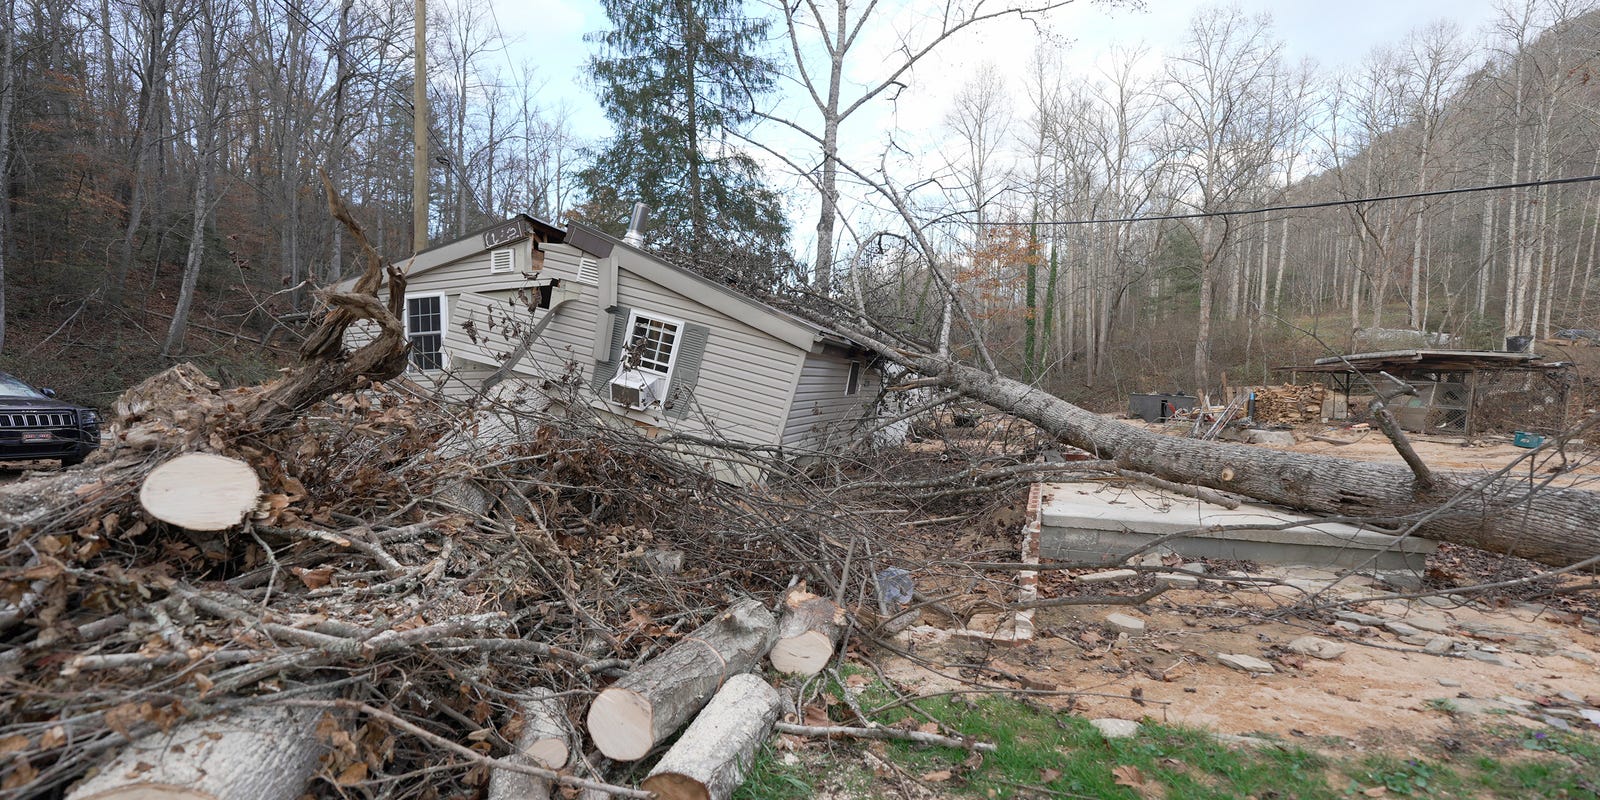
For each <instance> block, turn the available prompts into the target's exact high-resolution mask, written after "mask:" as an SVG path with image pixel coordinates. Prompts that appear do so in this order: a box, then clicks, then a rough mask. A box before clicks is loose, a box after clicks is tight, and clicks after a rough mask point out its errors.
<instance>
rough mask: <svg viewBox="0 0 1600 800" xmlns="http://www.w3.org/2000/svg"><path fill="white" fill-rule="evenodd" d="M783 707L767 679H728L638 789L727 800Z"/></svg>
mask: <svg viewBox="0 0 1600 800" xmlns="http://www.w3.org/2000/svg"><path fill="white" fill-rule="evenodd" d="M782 707H783V701H782V699H781V698H780V697H779V696H778V691H777V690H776V689H773V688H772V687H771V686H769V685H768V684H767V682H766V681H764V680H762V679H760V678H758V677H756V676H754V675H735V676H734V677H732V678H729V679H728V685H727V686H724V687H722V691H720V692H717V696H716V697H714V698H712V700H711V702H710V703H709V704H708V705H706V708H705V710H704V711H701V712H700V716H698V717H695V720H694V722H693V723H691V724H690V725H689V729H688V730H686V731H684V732H683V736H681V737H679V738H678V742H677V744H674V745H673V746H672V749H671V750H668V751H667V754H666V755H665V756H662V757H661V761H660V763H658V764H656V768H655V769H653V770H651V771H650V774H649V776H647V777H646V778H645V779H644V782H643V783H641V784H639V788H641V789H644V790H646V791H650V792H655V793H656V797H658V798H661V799H662V800H727V798H729V797H731V796H733V792H734V790H736V789H738V788H739V784H741V783H743V782H744V776H745V773H746V772H748V771H749V769H750V763H751V762H752V761H754V760H755V757H756V751H757V750H758V749H760V748H761V743H762V742H763V741H766V738H767V735H768V734H770V733H771V732H772V724H773V723H775V722H777V721H778V714H779V713H780V711H781V709H782Z"/></svg>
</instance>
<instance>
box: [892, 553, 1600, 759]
mask: <svg viewBox="0 0 1600 800" xmlns="http://www.w3.org/2000/svg"><path fill="white" fill-rule="evenodd" d="M1253 574H1257V575H1262V576H1267V577H1276V578H1281V579H1289V580H1295V581H1297V582H1300V587H1306V588H1311V589H1312V590H1314V585H1313V584H1317V583H1324V582H1331V581H1332V579H1333V578H1334V577H1335V576H1333V575H1331V574H1328V573H1321V572H1318V571H1314V570H1306V569H1293V568H1279V569H1261V570H1257V571H1256V572H1255V573H1253ZM1378 593H1379V592H1378V590H1377V589H1376V588H1375V587H1373V586H1372V585H1371V584H1370V583H1367V582H1365V581H1362V580H1360V579H1357V580H1356V581H1355V582H1354V583H1351V582H1345V583H1341V584H1339V586H1337V587H1335V588H1334V589H1332V590H1330V591H1328V592H1327V593H1325V595H1324V596H1323V597H1322V598H1321V599H1322V601H1323V602H1325V603H1326V602H1330V601H1335V600H1349V599H1351V598H1359V597H1362V596H1371V595H1374V594H1378ZM1304 597H1305V595H1304V589H1302V588H1299V587H1291V586H1272V587H1266V588H1251V589H1234V590H1229V591H1223V590H1222V589H1221V588H1220V587H1218V588H1215V589H1204V588H1202V589H1200V590H1187V591H1171V592H1169V593H1167V594H1166V595H1163V597H1162V599H1160V600H1158V601H1157V602H1154V603H1151V604H1149V605H1148V606H1146V607H1144V608H1141V609H1129V608H1126V607H1108V606H1071V607H1067V608H1057V609H1043V610H1041V611H1039V612H1038V614H1037V615H1036V617H1035V624H1036V626H1037V634H1038V635H1037V637H1036V638H1035V640H1034V641H1033V642H1031V643H1028V644H1024V645H1020V646H1010V645H1000V644H995V643H992V642H987V641H982V640H978V639H971V638H965V637H957V636H949V635H947V634H945V633H942V632H934V631H930V630H920V629H919V630H914V631H912V632H911V633H910V634H909V635H907V637H906V638H907V641H908V643H909V645H910V646H911V648H912V650H913V652H915V653H916V654H917V655H918V656H920V657H922V658H925V659H928V660H929V661H930V662H931V664H927V665H919V664H915V663H913V662H911V661H909V660H900V661H897V662H896V663H895V666H894V668H893V670H892V671H891V673H892V674H893V675H895V677H896V678H897V679H899V680H900V681H902V683H905V684H911V685H915V684H917V683H919V682H920V683H922V684H923V685H924V686H926V689H925V690H926V691H943V690H949V689H954V688H957V687H958V685H959V684H960V683H961V681H959V680H957V679H956V678H958V677H968V678H973V677H979V678H982V679H985V680H988V681H990V682H992V683H996V684H998V685H1015V686H1021V687H1024V688H1028V689H1032V690H1033V691H1035V692H1051V693H1054V694H1040V695H1039V696H1037V697H1036V699H1037V700H1039V701H1040V702H1043V703H1045V704H1047V705H1050V706H1052V707H1055V708H1058V709H1062V710H1070V711H1072V712H1073V713H1077V714H1079V715H1082V716H1085V717H1089V718H1091V719H1099V718H1117V719H1129V720H1140V719H1145V718H1149V719H1154V720H1157V721H1161V722H1172V723H1182V724H1185V725H1190V726H1195V727H1200V728H1206V729H1209V730H1213V731H1216V732H1219V733H1225V734H1236V735H1250V734H1253V733H1270V734H1274V735H1277V736H1280V737H1283V738H1296V737H1305V738H1325V737H1334V738H1337V739H1338V740H1341V741H1343V742H1347V743H1350V744H1353V745H1356V746H1362V745H1367V744H1377V743H1380V742H1388V743H1393V742H1394V741H1405V740H1406V739H1413V738H1416V739H1432V738H1435V737H1440V736H1445V735H1446V734H1447V733H1448V732H1449V731H1450V730H1451V729H1452V728H1453V727H1454V726H1455V725H1457V724H1458V723H1460V722H1463V721H1470V720H1471V719H1472V718H1478V719H1481V720H1488V719H1495V720H1504V721H1510V722H1513V723H1516V724H1523V725H1527V726H1530V727H1541V728H1542V727H1544V726H1546V725H1549V724H1550V723H1549V722H1548V721H1547V720H1546V719H1545V718H1546V717H1553V718H1555V719H1559V720H1562V721H1564V722H1566V723H1567V724H1569V725H1570V726H1571V727H1573V728H1580V727H1583V726H1584V725H1586V724H1587V723H1586V720H1584V719H1583V718H1582V716H1581V710H1583V709H1588V708H1592V707H1593V706H1594V705H1600V670H1597V669H1596V666H1595V665H1596V664H1600V623H1597V622H1595V621H1593V620H1590V621H1585V620H1584V619H1583V618H1582V617H1581V616H1577V615H1573V614H1570V613H1565V612H1556V611H1551V610H1547V609H1541V608H1536V607H1535V606H1534V605H1532V604H1527V605H1517V606H1511V607H1506V608H1499V609H1491V608H1487V607H1485V606H1483V605H1481V604H1477V603H1467V604H1457V603H1454V602H1451V601H1448V600H1438V601H1435V602H1440V603H1441V604H1443V606H1444V607H1438V606H1434V605H1431V604H1429V603H1424V602H1421V601H1409V602H1407V601H1382V602H1371V603H1364V604H1360V605H1357V606H1353V607H1352V608H1353V609H1356V610H1359V611H1360V612H1361V613H1366V614H1371V615H1374V616H1381V617H1383V618H1386V619H1393V620H1396V621H1399V622H1403V623H1407V624H1413V625H1416V626H1417V627H1422V626H1427V627H1429V628H1437V629H1438V630H1439V633H1438V634H1436V635H1437V636H1442V637H1446V638H1449V639H1451V640H1452V643H1453V645H1454V647H1453V652H1452V653H1450V654H1447V655H1434V654H1430V653H1427V652H1425V651H1424V650H1423V648H1422V647H1419V646H1416V645H1412V644H1407V643H1404V642H1402V641H1400V638H1399V637H1398V636H1397V635H1396V634H1394V633H1391V632H1389V631H1387V630H1381V629H1379V628H1375V627H1368V626H1353V627H1357V628H1359V630H1343V629H1340V628H1337V627H1335V626H1334V623H1335V622H1336V620H1333V619H1332V616H1331V614H1326V613H1318V614H1317V615H1316V616H1325V617H1327V621H1320V620H1317V619H1315V618H1306V617H1301V616H1297V615H1282V612H1283V610H1284V608H1285V607H1286V606H1288V605H1290V604H1292V603H1293V602H1295V601H1297V600H1301V599H1304ZM1113 613H1120V614H1125V615H1128V616H1132V617H1135V618H1137V619H1139V620H1141V621H1142V622H1144V623H1145V626H1146V627H1145V630H1144V631H1143V632H1142V633H1135V634H1131V635H1130V634H1128V633H1119V632H1118V631H1116V630H1115V629H1114V628H1113V627H1111V626H1110V625H1108V624H1106V623H1105V619H1106V617H1107V616H1109V615H1110V614H1113ZM1346 626H1347V627H1352V626H1350V624H1349V623H1346ZM1306 636H1315V637H1317V638H1320V639H1323V640H1326V641H1330V642H1336V643H1339V644H1342V645H1344V646H1345V649H1344V652H1343V654H1342V655H1340V656H1339V657H1337V658H1335V659H1332V660H1322V659H1319V658H1314V657H1311V656H1306V655H1300V654H1297V653H1294V652H1292V651H1290V650H1288V649H1287V645H1288V644H1289V643H1290V642H1292V641H1294V640H1296V639H1300V638H1301V637H1306ZM1433 637H1434V635H1433V634H1428V638H1429V639H1430V640H1431V639H1432V638H1433ZM1468 647H1470V648H1473V652H1479V653H1488V654H1490V655H1492V656H1493V657H1494V658H1495V659H1496V660H1498V661H1500V662H1502V663H1486V662H1481V661H1476V660H1472V659H1469V658H1467V657H1465V656H1464V655H1463V654H1464V652H1466V649H1465V648H1468ZM1485 648H1490V649H1487V650H1486V649H1485ZM1220 654H1245V655H1252V656H1256V657H1258V658H1262V659H1264V660H1267V661H1268V663H1270V664H1271V665H1272V666H1273V667H1274V669H1275V670H1276V671H1275V672H1274V673H1272V674H1264V675H1252V674H1249V673H1246V672H1242V671H1239V670H1237V669H1234V668H1231V667H1228V666H1224V665H1223V664H1221V663H1219V661H1218V659H1217V657H1218V655H1220ZM963 665H982V666H984V667H987V668H990V670H991V671H982V670H974V669H972V668H971V667H970V666H965V667H964V666H963ZM939 673H943V674H942V675H941V674H939ZM1007 674H1009V675H1011V676H1015V678H1006V677H1002V676H1005V675H1007ZM1107 695H1110V696H1107ZM1133 698H1138V699H1137V700H1136V699H1133ZM1506 698H1510V699H1506ZM1574 698H1576V699H1574ZM1519 701H1521V702H1519ZM1485 715H1493V716H1485ZM1558 724H1559V723H1558ZM1397 733H1398V734H1403V735H1402V736H1400V737H1399V738H1398V739H1397V738H1396V734H1397Z"/></svg>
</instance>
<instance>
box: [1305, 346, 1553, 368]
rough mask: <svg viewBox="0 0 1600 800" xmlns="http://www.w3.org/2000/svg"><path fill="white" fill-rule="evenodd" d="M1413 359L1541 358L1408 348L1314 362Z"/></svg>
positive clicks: (1324, 358)
mask: <svg viewBox="0 0 1600 800" xmlns="http://www.w3.org/2000/svg"><path fill="white" fill-rule="evenodd" d="M1402 358H1407V359H1412V360H1415V361H1423V360H1426V359H1429V358H1460V359H1474V358H1481V359H1484V360H1487V361H1533V360H1535V359H1537V358H1539V356H1538V355H1536V354H1534V353H1514V352H1510V351H1507V350H1426V349H1418V348H1407V349H1405V350H1378V351H1375V352H1371V353H1350V354H1348V355H1342V356H1325V357H1323V358H1319V359H1317V360H1315V361H1313V362H1311V363H1312V364H1316V365H1322V364H1342V363H1344V362H1346V361H1351V362H1354V361H1361V360H1366V361H1377V360H1389V359H1402Z"/></svg>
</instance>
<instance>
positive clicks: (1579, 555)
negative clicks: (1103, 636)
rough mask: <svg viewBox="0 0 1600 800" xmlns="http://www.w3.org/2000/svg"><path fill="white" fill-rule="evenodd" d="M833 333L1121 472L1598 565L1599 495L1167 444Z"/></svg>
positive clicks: (978, 374) (870, 339)
mask: <svg viewBox="0 0 1600 800" xmlns="http://www.w3.org/2000/svg"><path fill="white" fill-rule="evenodd" d="M832 324H834V326H835V328H836V329H837V330H839V331H840V332H842V333H845V334H846V335H848V336H850V337H852V338H855V339H856V340H857V341H859V342H862V343H863V344H866V345H868V346H870V347H872V348H873V349H874V350H876V351H878V353H879V354H880V355H882V356H884V357H885V358H887V359H890V360H892V361H895V362H897V363H899V364H901V365H903V366H905V367H907V368H909V369H911V370H913V371H916V372H919V373H921V374H923V375H927V376H930V377H932V378H934V379H936V380H937V382H938V384H939V385H940V386H942V387H944V388H948V389H952V390H955V391H959V392H961V393H962V394H964V395H966V396H968V397H971V398H973V399H975V400H980V401H982V402H984V403H987V404H989V405H991V406H993V407H995V408H997V409H1000V410H1002V411H1005V412H1008V413H1011V414H1014V415H1016V416H1018V417H1021V418H1022V419H1025V420H1028V421H1029V422H1032V423H1033V424H1035V425H1038V426H1039V427H1040V428H1042V429H1044V430H1045V431H1047V432H1049V433H1050V434H1052V435H1054V436H1056V437H1058V438H1060V439H1061V440H1062V441H1064V442H1066V443H1068V444H1071V445H1073V446H1074V447H1079V448H1082V449H1084V450H1086V451H1088V452H1090V453H1092V454H1094V455H1095V456H1096V457H1097V458H1101V459H1105V460H1108V461H1111V462H1114V463H1115V464H1116V466H1117V467H1119V468H1122V469H1128V470H1133V471H1136V472H1141V473H1145V474H1148V475H1154V476H1156V477H1157V478H1161V479H1165V480H1169V481H1174V482H1176V483H1182V484H1188V485H1194V486H1203V487H1206V488H1210V489H1217V490H1221V491H1225V492H1232V493H1234V494H1240V495H1244V496H1246V497H1252V498H1255V499H1257V500H1263V501H1266V502H1269V503H1277V504H1279V505H1284V506H1288V507H1290V508H1294V509H1299V510H1302V511H1308V512H1312V513H1316V514H1329V515H1337V516H1341V517H1358V518H1369V519H1384V520H1394V521H1408V522H1412V523H1414V524H1415V535H1417V536H1421V537H1424V538H1428V539H1436V540H1439V541H1444V542H1450V543H1453V544H1462V545H1468V546H1471V547H1476V548H1479V549H1483V550H1490V551H1493V552H1497V553H1505V554H1508V555H1514V556H1520V557H1522V558H1528V559H1532V560H1535V561H1540V562H1543V563H1545V564H1550V565H1554V566H1566V565H1569V564H1575V563H1577V562H1579V561H1582V560H1584V559H1587V558H1590V557H1593V556H1595V555H1597V554H1600V495H1597V494H1596V493H1594V492H1587V491H1582V490H1579V489H1568V488H1557V487H1552V486H1545V485H1543V484H1541V483H1539V482H1537V481H1530V480H1528V479H1527V478H1526V477H1523V478H1520V479H1518V478H1513V477H1510V476H1509V473H1507V474H1502V475H1499V476H1497V477H1490V478H1485V479H1481V480H1473V479H1470V478H1467V477H1463V476H1451V475H1442V474H1434V476H1433V477H1434V478H1435V480H1433V481H1432V482H1431V484H1429V485H1422V484H1420V483H1419V482H1418V480H1417V477H1416V475H1415V474H1414V473H1413V472H1412V470H1411V469H1409V468H1408V467H1406V466H1404V465H1400V464H1386V463H1374V462H1365V461H1353V460H1350V459H1344V458H1336V457H1333V456H1323V455H1311V454H1306V453H1290V452H1285V451H1282V450H1272V449H1268V448H1264V447H1251V446H1249V445H1242V444H1227V443H1221V442H1213V441H1200V440H1196V439H1188V438H1183V437H1177V436H1165V435H1162V434H1159V433H1154V432H1151V431H1148V430H1145V429H1143V428H1136V427H1134V426H1132V425H1127V424H1125V423H1122V422H1119V421H1117V420H1114V419H1109V418H1106V417H1102V416H1100V415H1098V414H1094V413H1092V412H1089V411H1085V410H1084V409H1082V408H1079V407H1077V406H1075V405H1072V404H1071V403H1068V402H1066V401H1065V400H1062V399H1060V398H1058V397H1055V396H1054V395H1051V394H1048V393H1046V392H1042V391H1040V390H1039V389H1038V388H1037V387H1034V386H1030V385H1028V384H1026V383H1022V382H1020V381H1015V380H1011V379H1009V378H1005V377H1000V376H996V375H991V374H989V373H987V372H984V371H981V370H978V369H974V368H972V367H968V366H966V365H964V364H961V363H958V362H956V361H954V360H951V359H947V358H940V357H936V356H932V355H928V354H925V353H916V352H909V351H907V350H905V349H903V348H899V347H894V346H892V345H889V344H886V343H884V342H882V341H881V340H879V339H878V338H877V337H876V336H875V333H876V332H875V331H871V330H868V329H865V328H863V327H861V326H857V325H851V324H848V323H840V322H834V323H832Z"/></svg>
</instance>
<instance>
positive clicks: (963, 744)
mask: <svg viewBox="0 0 1600 800" xmlns="http://www.w3.org/2000/svg"><path fill="white" fill-rule="evenodd" d="M773 730H776V731H777V732H779V733H787V734H791V735H793V736H813V737H821V738H824V739H878V740H884V741H895V742H915V743H917V744H931V745H935V746H938V747H953V748H956V749H958V750H976V751H978V752H980V753H993V752H996V751H997V750H999V748H998V747H996V746H995V745H994V744H993V743H991V742H980V741H977V740H975V739H957V738H955V737H953V736H941V735H939V734H937V733H923V732H922V731H906V730H900V729H899V728H883V727H875V728H852V727H846V726H843V725H826V726H823V725H796V724H793V723H790V722H779V723H778V724H776V725H774V726H773Z"/></svg>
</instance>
